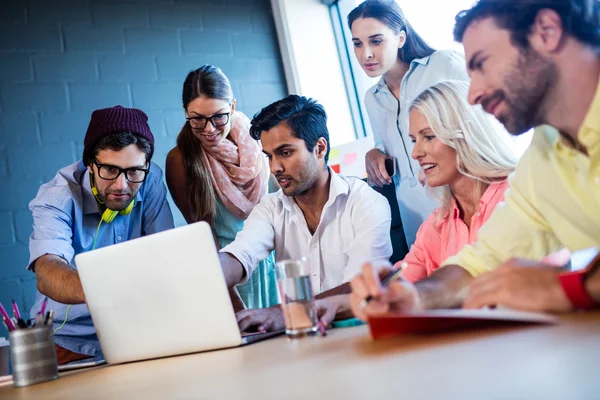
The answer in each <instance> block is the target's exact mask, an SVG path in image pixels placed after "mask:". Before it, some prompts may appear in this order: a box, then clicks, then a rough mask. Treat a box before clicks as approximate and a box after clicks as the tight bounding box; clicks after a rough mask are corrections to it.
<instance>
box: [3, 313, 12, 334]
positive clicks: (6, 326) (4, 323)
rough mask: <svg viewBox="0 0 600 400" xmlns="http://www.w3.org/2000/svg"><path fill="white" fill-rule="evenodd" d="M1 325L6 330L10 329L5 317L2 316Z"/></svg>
mask: <svg viewBox="0 0 600 400" xmlns="http://www.w3.org/2000/svg"><path fill="white" fill-rule="evenodd" d="M2 325H4V327H5V328H6V330H7V331H10V330H11V329H10V328H9V327H8V324H7V323H6V318H4V316H2Z"/></svg>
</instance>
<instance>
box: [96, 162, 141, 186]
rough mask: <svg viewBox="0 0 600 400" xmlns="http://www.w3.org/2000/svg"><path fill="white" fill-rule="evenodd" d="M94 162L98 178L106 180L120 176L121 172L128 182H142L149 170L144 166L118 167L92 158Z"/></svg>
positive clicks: (112, 179)
mask: <svg viewBox="0 0 600 400" xmlns="http://www.w3.org/2000/svg"><path fill="white" fill-rule="evenodd" d="M94 164H96V167H98V175H99V176H100V178H102V179H104V180H107V181H114V180H115V179H117V178H118V177H119V176H121V174H124V175H125V179H127V180H128V181H129V182H131V183H142V182H144V181H145V180H146V176H147V175H148V172H149V171H150V170H149V169H144V168H135V167H134V168H119V167H117V166H115V165H109V164H100V163H99V162H98V160H94Z"/></svg>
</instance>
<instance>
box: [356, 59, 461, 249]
mask: <svg viewBox="0 0 600 400" xmlns="http://www.w3.org/2000/svg"><path fill="white" fill-rule="evenodd" d="M450 79H456V80H461V81H465V82H469V76H468V74H467V70H466V64H465V58H464V56H463V55H462V54H460V53H458V52H455V51H451V50H439V51H436V52H435V53H433V54H432V55H431V56H428V57H425V58H419V59H415V60H413V61H412V62H411V63H410V68H409V70H408V72H407V73H406V74H405V75H404V78H403V79H402V83H401V85H400V99H399V100H398V99H396V98H395V97H394V95H393V94H392V92H391V91H390V89H389V88H388V86H387V85H386V83H385V81H384V80H383V77H382V78H381V79H380V80H379V82H378V83H377V84H376V85H375V86H373V87H372V88H370V89H369V90H368V91H367V93H366V95H365V107H366V109H367V114H368V115H369V120H370V122H371V129H372V131H373V139H374V141H375V147H377V148H378V149H380V150H381V151H383V152H384V153H385V154H387V155H388V156H391V157H396V159H397V160H398V163H397V170H396V176H394V178H393V180H394V185H395V186H396V198H397V200H398V207H399V208H400V217H401V218H402V224H403V228H404V234H405V235H406V241H407V244H408V246H409V248H410V246H411V245H412V244H413V242H414V241H415V238H416V236H417V230H418V229H419V227H420V226H421V224H422V223H423V221H424V220H425V219H426V218H427V217H428V216H429V214H431V212H432V211H433V210H434V209H435V208H436V207H437V206H438V205H439V204H438V202H437V201H435V200H433V199H431V198H429V197H427V193H426V190H425V188H424V187H422V186H421V185H420V184H419V183H418V173H419V169H420V166H419V163H418V162H417V161H416V160H413V159H412V157H411V153H412V149H413V145H412V142H411V140H410V138H409V136H408V134H409V132H408V116H409V112H408V109H409V107H410V103H411V102H412V101H413V100H414V99H415V98H416V97H417V96H418V95H419V94H421V92H423V91H424V90H425V89H427V88H429V87H431V86H433V85H435V84H436V83H438V82H441V81H445V80H450Z"/></svg>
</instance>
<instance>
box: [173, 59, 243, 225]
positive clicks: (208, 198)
mask: <svg viewBox="0 0 600 400" xmlns="http://www.w3.org/2000/svg"><path fill="white" fill-rule="evenodd" d="M198 97H207V98H209V99H219V100H225V101H227V102H228V103H231V102H232V101H233V92H232V90H231V84H230V83H229V79H227V77H226V76H225V74H224V73H223V71H221V69H220V68H217V67H214V66H212V65H203V66H201V67H200V68H198V69H197V70H194V71H192V72H190V73H189V74H188V76H187V78H185V82H184V83H183V94H182V103H183V108H184V109H185V110H187V107H188V105H189V104H190V103H191V102H192V101H193V100H194V99H196V98H198ZM177 147H178V148H179V151H180V152H181V155H182V158H183V166H184V168H185V174H186V181H187V185H186V190H185V194H186V198H187V201H188V202H189V205H190V210H191V213H192V215H191V217H192V219H193V221H194V222H196V221H206V222H208V223H209V224H211V226H212V225H213V223H214V220H215V215H216V213H217V199H216V194H215V190H214V188H213V184H212V180H211V175H210V171H209V170H208V166H207V165H204V162H203V161H202V160H203V156H202V152H203V151H204V149H203V148H202V145H201V143H200V140H198V138H196V137H195V136H194V133H193V132H192V127H191V126H190V123H189V122H186V123H185V125H184V126H183V128H181V132H179V136H177Z"/></svg>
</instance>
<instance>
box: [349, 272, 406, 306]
mask: <svg viewBox="0 0 600 400" xmlns="http://www.w3.org/2000/svg"><path fill="white" fill-rule="evenodd" d="M407 266H408V264H407V263H405V262H403V263H402V264H400V268H398V269H397V270H395V271H392V272H391V273H390V274H389V275H388V276H386V277H385V278H384V279H383V280H382V281H381V286H382V287H387V286H388V285H390V284H391V283H393V282H395V281H397V280H398V279H399V278H400V275H401V274H402V271H403V270H404V269H405V268H406V267H407ZM371 300H373V296H371V295H368V296H367V297H366V298H364V299H362V301H361V302H360V308H365V307H366V306H367V304H369V302H370V301H371Z"/></svg>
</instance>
